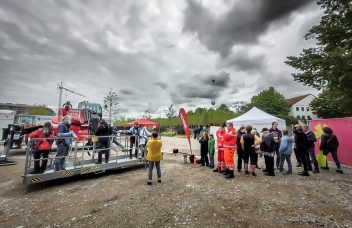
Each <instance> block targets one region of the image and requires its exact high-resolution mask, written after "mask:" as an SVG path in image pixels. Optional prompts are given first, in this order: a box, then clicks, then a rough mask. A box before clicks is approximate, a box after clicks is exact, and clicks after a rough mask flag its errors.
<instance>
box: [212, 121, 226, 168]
mask: <svg viewBox="0 0 352 228" xmlns="http://www.w3.org/2000/svg"><path fill="white" fill-rule="evenodd" d="M225 134H226V131H225V124H222V125H221V127H220V128H219V129H218V130H217V131H216V139H217V144H218V145H217V147H218V166H217V167H216V168H215V169H214V170H213V172H220V173H223V172H225V169H226V167H225V160H224V148H223V136H224V135H225Z"/></svg>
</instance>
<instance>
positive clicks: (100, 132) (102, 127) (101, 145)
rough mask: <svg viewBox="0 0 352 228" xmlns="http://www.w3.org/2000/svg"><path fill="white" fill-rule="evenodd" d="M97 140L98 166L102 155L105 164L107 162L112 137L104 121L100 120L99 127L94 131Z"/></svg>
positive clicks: (110, 130)
mask: <svg viewBox="0 0 352 228" xmlns="http://www.w3.org/2000/svg"><path fill="white" fill-rule="evenodd" d="M95 135H96V136H100V137H99V138H98V164H101V163H102V160H103V154H105V163H108V162H109V157H110V136H111V135H112V129H111V127H110V125H109V124H108V123H106V121H105V120H104V119H102V120H101V122H100V124H99V126H98V127H97V129H96V131H95Z"/></svg>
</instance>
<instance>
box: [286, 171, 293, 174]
mask: <svg viewBox="0 0 352 228" xmlns="http://www.w3.org/2000/svg"><path fill="white" fill-rule="evenodd" d="M284 174H285V175H290V174H292V172H290V171H287V172H286V173H284Z"/></svg>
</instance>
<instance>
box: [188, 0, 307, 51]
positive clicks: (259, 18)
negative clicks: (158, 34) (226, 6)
mask: <svg viewBox="0 0 352 228" xmlns="http://www.w3.org/2000/svg"><path fill="white" fill-rule="evenodd" d="M187 3H188V6H187V8H186V10H185V12H184V15H185V19H184V28H183V31H184V32H191V33H194V34H196V35H197V37H198V39H199V40H200V42H201V43H202V44H203V45H205V46H206V47H207V48H208V49H209V50H211V51H214V52H217V53H219V54H220V55H221V56H222V57H225V56H227V55H228V54H229V53H231V49H232V47H233V46H234V45H239V44H253V43H256V42H257V41H258V38H259V36H260V35H261V34H263V33H264V32H265V31H266V30H267V29H268V27H269V26H270V25H271V24H272V23H273V22H275V21H278V20H280V19H283V18H285V17H287V16H288V15H290V13H291V12H293V11H295V10H297V9H299V8H300V7H302V6H304V5H306V4H308V3H311V1H309V0H284V1H282V0H265V1H264V0H248V1H236V3H235V4H233V6H232V8H231V9H230V11H229V12H227V13H226V14H225V15H222V16H221V17H219V18H216V17H215V16H214V15H213V14H212V13H211V11H210V10H209V9H207V8H205V7H204V6H202V5H201V3H198V2H196V1H194V0H187Z"/></svg>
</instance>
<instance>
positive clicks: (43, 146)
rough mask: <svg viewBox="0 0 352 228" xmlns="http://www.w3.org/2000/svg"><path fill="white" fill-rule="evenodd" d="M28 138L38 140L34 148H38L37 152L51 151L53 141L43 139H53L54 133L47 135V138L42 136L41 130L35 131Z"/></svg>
mask: <svg viewBox="0 0 352 228" xmlns="http://www.w3.org/2000/svg"><path fill="white" fill-rule="evenodd" d="M29 137H30V138H31V139H36V138H38V140H36V141H35V144H36V146H38V150H51V146H52V144H53V143H52V142H53V140H47V139H43V138H50V139H53V138H54V133H51V134H50V135H49V137H45V135H44V134H43V132H42V130H36V131H34V132H32V133H30V134H29Z"/></svg>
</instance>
